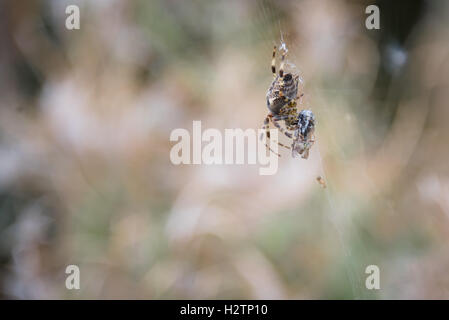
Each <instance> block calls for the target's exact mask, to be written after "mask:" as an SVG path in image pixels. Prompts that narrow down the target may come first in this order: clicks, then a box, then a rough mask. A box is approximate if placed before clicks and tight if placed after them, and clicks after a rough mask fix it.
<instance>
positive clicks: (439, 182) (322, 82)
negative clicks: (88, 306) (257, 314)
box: [0, 0, 449, 299]
mask: <svg viewBox="0 0 449 320" xmlns="http://www.w3.org/2000/svg"><path fill="white" fill-rule="evenodd" d="M69 4H77V5H79V6H80V9H81V29H80V30H74V31H69V30H66V29H65V19H66V17H67V15H66V14H65V7H66V6H67V5H69ZM369 4H372V3H371V1H330V0H329V1H322V0H320V1H315V0H314V1H312V0H305V1H276V2H269V1H144V0H140V1H139V0H135V1H118V0H111V1H78V0H77V1H75V0H71V1H65V0H53V1H50V0H48V1H44V0H42V1H2V2H0V39H1V46H0V97H1V98H0V296H1V297H3V298H74V299H78V298H86V299H92V298H149V299H156V298H204V299H205V298H255V299H259V298H269V299H301V298H401V299H402V298H448V297H449V296H448V290H449V277H448V275H447V272H446V270H447V269H448V267H449V254H448V252H449V244H448V240H449V167H448V164H449V154H448V153H449V148H448V147H447V142H448V141H449V126H448V125H447V122H448V121H449V108H448V101H449V41H448V39H449V3H448V2H447V1H415V2H409V1H377V3H376V4H377V5H378V6H379V8H380V13H381V29H380V30H370V31H368V30H366V28H365V19H366V17H367V15H366V14H365V8H366V6H367V5H369ZM281 31H282V33H283V36H284V39H285V41H286V43H287V45H288V47H289V56H288V58H289V62H290V63H291V64H294V65H295V66H296V69H297V70H299V71H300V73H301V76H302V77H303V79H304V86H303V88H301V90H303V91H304V92H305V97H304V100H303V102H302V104H303V107H304V108H306V107H308V108H311V109H312V110H313V111H314V113H315V115H316V117H317V119H318V125H317V129H316V138H317V143H316V144H315V146H314V147H313V148H312V150H311V156H310V158H309V159H308V160H302V159H292V158H291V157H290V155H289V153H288V152H283V153H282V155H283V157H282V158H281V159H280V162H279V170H278V173H277V174H276V175H274V176H260V175H258V167H257V166H249V165H248V166H246V165H231V166H230V165H227V166H225V165H223V166H200V165H196V166H195V165H191V166H174V165H172V164H171V162H170V160H169V152H170V148H171V146H172V145H173V143H171V142H170V141H169V135H170V132H171V131H172V130H173V129H175V128H187V129H189V130H191V127H192V120H202V124H203V127H207V128H219V129H220V130H223V129H224V128H243V129H246V128H255V129H256V128H260V127H261V126H262V121H263V118H264V116H265V115H266V113H267V108H266V105H265V93H266V90H267V88H268V85H269V83H270V81H271V79H272V78H271V74H270V60H271V57H270V56H271V51H272V46H273V44H275V43H276V42H278V43H279V40H280V34H281ZM284 142H285V140H284ZM318 175H322V176H323V177H324V178H325V179H326V183H327V185H328V187H327V188H326V189H322V188H321V187H320V185H319V184H318V183H317V182H316V180H315V178H316V177H317V176H318ZM69 264H76V265H78V266H79V267H80V269H81V289H80V290H78V291H77V290H74V291H69V290H67V289H66V288H65V277H66V275H65V273H64V271H65V267H66V266H67V265H69ZM370 264H375V265H378V266H379V267H380V270H381V290H377V291H369V290H367V289H365V277H366V276H367V275H366V274H365V273H364V271H365V268H366V266H367V265H370Z"/></svg>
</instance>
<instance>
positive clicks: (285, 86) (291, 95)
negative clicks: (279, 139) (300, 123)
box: [267, 73, 299, 127]
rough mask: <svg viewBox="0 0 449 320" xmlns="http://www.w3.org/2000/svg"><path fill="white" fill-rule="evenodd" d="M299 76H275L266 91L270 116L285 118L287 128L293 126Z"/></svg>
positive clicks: (289, 74)
mask: <svg viewBox="0 0 449 320" xmlns="http://www.w3.org/2000/svg"><path fill="white" fill-rule="evenodd" d="M298 83H299V75H292V74H291V73H287V74H285V75H284V76H283V77H280V76H276V77H275V78H274V80H273V82H272V83H271V85H270V87H269V89H268V91H267V107H268V110H270V112H271V114H272V115H275V116H283V115H291V116H289V117H286V119H285V124H286V126H287V127H292V126H294V125H295V120H296V119H295V118H296V112H297V111H296V97H297V95H298Z"/></svg>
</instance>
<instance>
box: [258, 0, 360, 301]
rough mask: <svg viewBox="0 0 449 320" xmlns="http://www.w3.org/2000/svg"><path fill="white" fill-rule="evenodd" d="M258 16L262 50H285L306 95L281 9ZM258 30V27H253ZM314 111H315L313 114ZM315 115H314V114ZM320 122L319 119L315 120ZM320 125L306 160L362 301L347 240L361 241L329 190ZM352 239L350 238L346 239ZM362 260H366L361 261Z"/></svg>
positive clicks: (268, 7) (268, 8)
mask: <svg viewBox="0 0 449 320" xmlns="http://www.w3.org/2000/svg"><path fill="white" fill-rule="evenodd" d="M257 4H258V11H259V12H258V15H257V17H256V22H255V23H256V24H257V25H261V26H262V30H263V31H260V32H259V33H258V35H259V37H260V40H261V43H262V48H263V49H264V50H265V52H268V53H269V52H271V51H272V50H273V46H274V45H276V46H277V47H278V49H277V50H278V53H279V51H280V50H285V51H286V52H288V55H287V56H286V62H285V68H284V69H285V71H286V72H291V73H295V74H299V77H300V86H301V87H302V88H301V89H300V90H302V92H304V93H305V95H306V96H307V94H308V93H307V91H308V90H307V88H305V81H304V77H303V75H302V72H301V70H300V68H299V67H298V65H297V64H296V63H300V61H299V60H298V57H297V54H296V52H298V50H300V49H301V44H299V43H297V41H296V40H295V39H294V37H293V36H291V35H289V33H288V27H287V25H286V22H285V19H284V18H285V17H284V15H283V13H282V11H281V9H280V8H279V7H278V6H277V5H276V3H273V2H272V1H268V0H258V1H257ZM256 29H257V28H256ZM301 109H304V106H303V105H301V101H299V102H298V111H300V110H301ZM307 109H311V110H312V111H313V106H308V107H307ZM314 112H315V111H314ZM315 116H317V115H315ZM317 120H318V123H319V121H320V120H319V118H317ZM319 134H320V132H319V125H318V127H317V128H316V131H315V137H316V139H315V140H316V141H315V144H314V146H313V147H312V149H311V151H312V152H313V151H314V150H313V149H315V151H314V152H315V157H311V158H309V159H308V160H307V161H318V167H319V170H318V171H319V172H317V176H321V177H323V178H324V180H325V183H326V184H327V187H326V188H324V189H323V196H324V198H326V200H325V201H326V202H327V205H328V208H329V209H328V210H326V212H325V217H326V219H328V220H329V221H330V223H331V226H332V227H333V228H334V230H335V231H336V236H337V237H338V242H339V243H340V246H341V248H342V252H343V254H344V255H345V261H346V262H345V273H346V276H347V279H348V281H349V283H350V288H351V290H352V295H353V297H354V298H355V299H361V298H364V297H365V296H366V295H365V290H364V289H365V288H364V278H363V277H362V276H363V275H362V272H363V271H364V267H365V266H363V265H359V264H357V263H356V262H357V260H356V258H355V256H354V254H353V251H352V249H351V246H350V244H349V242H350V240H351V241H355V242H357V243H358V244H359V245H361V246H362V247H363V242H362V241H361V240H360V238H359V237H358V235H357V233H356V231H357V230H356V229H355V225H354V221H353V220H352V216H351V214H350V213H348V212H346V210H345V209H344V208H341V206H336V205H335V200H334V195H333V193H332V192H331V190H332V177H329V176H328V175H327V174H326V170H325V166H324V165H323V158H322V156H321V151H320V139H319ZM298 160H299V159H292V161H297V162H298ZM297 165H304V162H298V163H297ZM350 237H352V239H349V238H350ZM363 260H365V259H363Z"/></svg>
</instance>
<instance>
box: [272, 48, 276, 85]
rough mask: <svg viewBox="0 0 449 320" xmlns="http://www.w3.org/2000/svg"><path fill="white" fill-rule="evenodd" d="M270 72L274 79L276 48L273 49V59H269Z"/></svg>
mask: <svg viewBox="0 0 449 320" xmlns="http://www.w3.org/2000/svg"><path fill="white" fill-rule="evenodd" d="M271 72H272V73H273V76H274V77H275V78H276V46H274V48H273V57H272V58H271Z"/></svg>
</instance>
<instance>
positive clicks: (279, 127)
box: [271, 116, 292, 149]
mask: <svg viewBox="0 0 449 320" xmlns="http://www.w3.org/2000/svg"><path fill="white" fill-rule="evenodd" d="M283 117H285V116H274V117H272V118H271V122H272V123H273V125H274V126H275V127H276V128H277V129H278V130H279V131H280V132H282V133H283V134H285V135H286V136H287V137H288V138H290V139H292V134H291V133H290V132H287V131H285V129H284V128H282V127H281V126H280V125H279V123H278V121H280V120H283ZM276 142H277V144H278V145H280V146H282V147H284V148H286V149H290V147H289V146H286V145H285V144H282V143H280V142H279V141H276Z"/></svg>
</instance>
